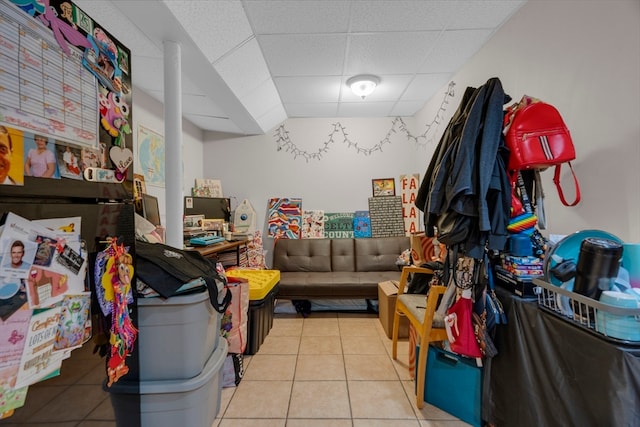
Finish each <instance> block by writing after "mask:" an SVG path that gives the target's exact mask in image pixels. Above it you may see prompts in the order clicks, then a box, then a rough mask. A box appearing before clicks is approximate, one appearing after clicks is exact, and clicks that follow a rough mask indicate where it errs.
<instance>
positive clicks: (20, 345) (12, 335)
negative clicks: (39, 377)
mask: <svg viewBox="0 0 640 427" xmlns="http://www.w3.org/2000/svg"><path fill="white" fill-rule="evenodd" d="M29 319H31V310H29V309H28V308H27V307H26V306H24V307H23V308H22V309H21V310H18V311H16V312H15V313H13V315H12V316H11V317H9V318H8V319H6V320H3V321H0V343H2V345H0V368H6V367H8V366H18V364H20V359H21V358H22V350H24V346H25V343H26V339H25V338H26V336H27V331H28V329H29ZM4 379H6V378H2V377H0V381H2V380H4Z"/></svg>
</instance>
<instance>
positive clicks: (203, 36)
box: [75, 0, 526, 135]
mask: <svg viewBox="0 0 640 427" xmlns="http://www.w3.org/2000/svg"><path fill="white" fill-rule="evenodd" d="M525 2H526V0H493V1H492V0H443V1H431V0H415V1H402V0H388V1H385V0H362V1H360V0H356V1H346V0H208V1H207V0H195V1H178V0H154V1H150V0H147V1H145V0H111V1H94V0H76V1H75V3H76V4H77V5H78V6H79V7H80V8H81V9H83V10H84V11H85V12H86V13H88V14H89V15H90V16H91V17H93V18H94V19H95V20H96V21H97V22H98V24H100V25H101V26H103V27H104V28H105V29H106V30H107V31H109V32H110V33H111V34H113V36H114V37H116V38H117V39H118V40H120V41H121V42H122V43H123V44H125V45H126V46H127V47H128V48H129V49H131V52H132V69H133V85H134V87H135V89H136V90H142V91H144V92H146V93H147V94H148V95H150V96H152V97H153V98H155V99H157V100H159V101H161V102H164V76H163V56H164V53H163V52H164V41H165V40H166V41H172V42H176V43H178V44H179V45H180V46H181V55H182V61H181V62H182V64H181V65H182V110H183V115H184V116H185V118H187V119H188V120H189V121H191V122H192V123H194V124H195V125H196V126H198V127H199V128H201V129H203V130H210V131H219V132H227V133H234V134H242V135H250V134H262V133H266V132H268V131H269V130H270V129H272V128H274V127H275V126H277V125H278V124H280V123H281V122H282V121H284V120H286V119H287V118H295V117H387V116H412V115H413V114H415V113H416V112H417V111H419V110H420V109H421V108H422V107H423V106H424V105H425V104H426V103H427V102H428V101H429V99H430V98H431V97H432V96H434V95H436V94H437V92H438V91H439V90H441V89H442V88H443V87H444V86H445V85H446V84H447V82H448V81H449V79H450V78H451V77H452V76H453V75H454V74H455V73H456V72H457V71H458V70H459V69H460V68H461V67H462V65H463V64H465V62H467V61H468V60H469V59H470V58H471V57H472V56H473V55H474V54H475V53H476V52H477V51H478V50H479V49H480V48H481V47H482V45H483V44H484V43H485V42H486V41H487V40H489V38H490V37H491V36H492V35H493V34H494V33H495V32H496V30H497V29H498V28H499V27H500V26H501V25H503V24H504V23H505V22H506V21H507V20H508V19H509V18H510V17H511V16H512V15H513V14H514V13H515V12H516V11H517V10H518V9H519V8H520V7H521V6H522V5H523V4H524V3H525ZM357 74H374V75H376V76H378V77H379V78H380V84H379V85H378V88H377V89H376V91H375V92H374V93H373V94H371V95H370V96H368V97H366V98H365V99H361V98H359V97H357V96H355V95H354V94H352V93H351V91H350V89H349V88H348V87H347V86H346V81H347V80H348V79H349V78H350V77H352V76H354V75H357ZM134 98H135V93H134Z"/></svg>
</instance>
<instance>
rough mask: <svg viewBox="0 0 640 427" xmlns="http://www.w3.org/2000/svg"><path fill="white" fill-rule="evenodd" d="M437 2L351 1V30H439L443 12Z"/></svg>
mask: <svg viewBox="0 0 640 427" xmlns="http://www.w3.org/2000/svg"><path fill="white" fill-rule="evenodd" d="M440 3H442V2H438V1H428V2H427V1H424V0H417V1H416V0H414V1H369V2H353V6H352V10H351V11H352V19H351V31H353V32H397V31H399V30H401V31H425V30H441V29H443V28H445V24H446V21H447V14H446V13H442V11H441V6H440Z"/></svg>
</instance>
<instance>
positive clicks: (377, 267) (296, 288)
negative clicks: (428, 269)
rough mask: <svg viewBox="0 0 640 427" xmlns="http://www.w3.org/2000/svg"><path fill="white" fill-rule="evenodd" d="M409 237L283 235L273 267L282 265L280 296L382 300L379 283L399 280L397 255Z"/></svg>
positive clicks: (407, 246)
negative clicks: (300, 236)
mask: <svg viewBox="0 0 640 427" xmlns="http://www.w3.org/2000/svg"><path fill="white" fill-rule="evenodd" d="M409 248H410V244H409V238H408V237H373V238H362V239H279V240H277V241H276V242H275V245H274V249H273V269H274V270H280V283H279V285H278V295H277V298H280V299H288V300H305V299H349V298H354V299H361V298H363V299H375V300H377V299H378V283H379V282H384V281H386V280H399V278H400V268H399V267H398V266H397V265H396V262H397V260H398V257H399V256H400V254H401V253H402V252H403V251H405V250H406V249H409Z"/></svg>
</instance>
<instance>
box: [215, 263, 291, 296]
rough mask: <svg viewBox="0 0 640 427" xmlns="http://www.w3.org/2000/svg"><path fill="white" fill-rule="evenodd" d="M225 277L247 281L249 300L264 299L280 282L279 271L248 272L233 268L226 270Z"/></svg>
mask: <svg viewBox="0 0 640 427" xmlns="http://www.w3.org/2000/svg"><path fill="white" fill-rule="evenodd" d="M225 273H226V275H227V276H230V277H240V278H242V279H247V280H248V281H249V300H251V301H258V300H261V299H264V298H265V297H266V296H267V295H268V294H269V292H271V289H273V287H274V286H275V285H277V284H278V282H279V281H280V270H248V269H242V268H235V269H232V270H227V271H226V272H225Z"/></svg>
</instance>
